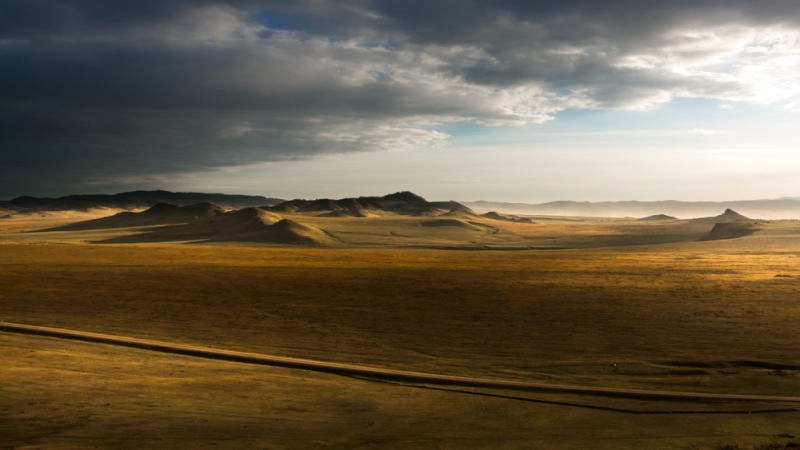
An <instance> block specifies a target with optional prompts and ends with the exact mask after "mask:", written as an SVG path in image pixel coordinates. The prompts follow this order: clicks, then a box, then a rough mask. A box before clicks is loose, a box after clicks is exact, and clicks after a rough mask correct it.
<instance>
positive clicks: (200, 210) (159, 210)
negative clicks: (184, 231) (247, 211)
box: [44, 203, 225, 231]
mask: <svg viewBox="0 0 800 450" xmlns="http://www.w3.org/2000/svg"><path fill="white" fill-rule="evenodd" d="M224 213H225V209H224V208H222V207H221V206H218V205H215V204H213V203H198V204H196V205H189V206H177V205H172V204H168V203H159V204H157V205H154V206H153V207H151V208H150V209H148V210H146V211H142V212H139V213H135V212H121V213H117V214H115V215H113V216H110V217H102V218H100V219H94V220H87V221H84V222H77V223H72V224H69V225H64V226H61V227H57V228H51V229H49V230H44V231H83V230H102V229H106V228H131V227H146V226H155V225H171V224H180V223H189V222H195V221H197V220H201V219H207V218H209V217H214V216H217V215H220V214H224Z"/></svg>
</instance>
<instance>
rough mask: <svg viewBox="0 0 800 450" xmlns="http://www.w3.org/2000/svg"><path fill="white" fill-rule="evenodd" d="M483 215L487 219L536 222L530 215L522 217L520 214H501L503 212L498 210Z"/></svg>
mask: <svg viewBox="0 0 800 450" xmlns="http://www.w3.org/2000/svg"><path fill="white" fill-rule="evenodd" d="M481 216H482V217H484V218H486V219H492V220H501V221H503V222H516V223H536V222H534V221H533V220H532V219H531V218H529V217H520V216H514V215H510V214H501V213H499V212H496V211H489V212H487V213H486V214H482V215H481Z"/></svg>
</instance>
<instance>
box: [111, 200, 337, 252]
mask: <svg viewBox="0 0 800 450" xmlns="http://www.w3.org/2000/svg"><path fill="white" fill-rule="evenodd" d="M145 242H264V243H275V244H288V245H306V246H331V245H337V244H338V243H339V241H338V239H336V238H335V237H334V236H333V235H331V234H330V233H328V232H326V231H323V230H320V229H318V228H314V227H310V226H307V225H304V224H301V223H298V222H295V221H291V220H287V219H284V218H283V217H282V216H280V215H278V214H275V213H272V212H269V211H264V210H263V209H260V208H252V207H251V208H244V209H240V210H238V211H231V212H227V213H222V214H216V215H213V216H209V217H204V218H202V220H195V221H193V222H188V223H181V224H175V225H169V224H166V225H164V226H158V227H153V228H148V229H145V230H144V232H142V233H138V234H132V235H126V236H118V237H115V238H111V239H106V240H102V241H96V243H117V244H119V243H145Z"/></svg>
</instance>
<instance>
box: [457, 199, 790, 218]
mask: <svg viewBox="0 0 800 450" xmlns="http://www.w3.org/2000/svg"><path fill="white" fill-rule="evenodd" d="M462 203H463V204H464V205H466V206H468V207H470V208H472V209H474V210H476V211H499V212H502V213H506V214H530V215H544V216H546V215H552V216H585V217H646V216H653V215H659V214H664V215H669V216H674V217H678V218H685V219H688V218H697V217H707V216H710V215H712V214H715V213H716V212H717V211H722V210H724V209H726V208H729V209H735V210H737V211H741V212H742V213H744V214H745V215H747V216H749V217H757V218H759V219H792V218H800V199H798V198H780V199H767V200H737V201H730V202H683V201H676V200H667V201H656V202H639V201H620V202H576V201H557V202H549V203H539V204H532V203H506V202H490V201H476V202H462Z"/></svg>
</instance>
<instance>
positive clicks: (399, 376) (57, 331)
mask: <svg viewBox="0 0 800 450" xmlns="http://www.w3.org/2000/svg"><path fill="white" fill-rule="evenodd" d="M0 331H6V332H12V333H24V334H35V335H40V336H50V337H57V338H65V339H75V340H80V341H87V342H96V343H103V344H111V345H122V346H127V347H134V348H139V349H145V350H153V351H159V352H165V353H175V354H180V355H188V356H196V357H200V358H209V359H217V360H224V361H234V362H241V363H247V364H261V365H268V366H278V367H287V368H293V369H303V370H312V371H316V372H326V373H332V374H338V375H347V376H358V377H367V378H374V379H382V380H395V381H405V382H415V383H428V384H438V385H454V386H474V387H483V388H501V389H516V390H526V391H544V392H565V393H581V394H594V395H604V396H613V397H628V398H651V399H655V398H658V399H676V400H735V401H755V402H792V403H800V397H781V396H768V395H738V394H706V393H699V392H680V391H658V390H643V389H621V388H607V387H594V386H571V385H558V384H545V383H530V382H525V381H510V380H497V379H488V378H473V377H460V376H451V375H436V374H430V373H422V372H410V371H404V370H393V369H381V368H374V367H365V366H357V365H351V364H339V363H331V362H322V361H313V360H308V359H297V358H286V357H281V356H269V355H261V354H257V353H246V352H236V351H229V350H217V349H213V348H207V347H198V346H193V345H181V344H173V343H169V342H160V341H152V340H146V339H136V338H130V337H124V336H113V335H109V334H99V333H88V332H84V331H74V330H66V329H61V328H50V327H40V326H35V325H24V324H16V323H9V322H0Z"/></svg>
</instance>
